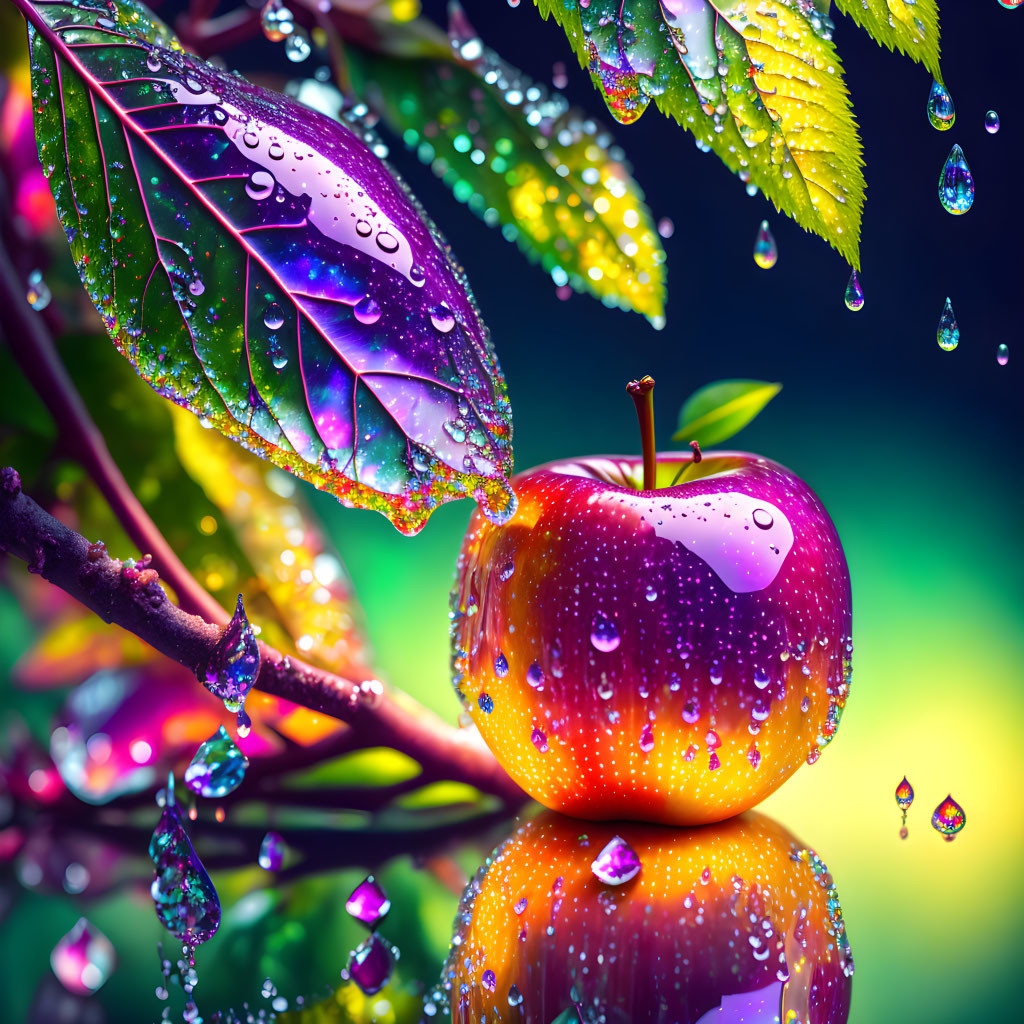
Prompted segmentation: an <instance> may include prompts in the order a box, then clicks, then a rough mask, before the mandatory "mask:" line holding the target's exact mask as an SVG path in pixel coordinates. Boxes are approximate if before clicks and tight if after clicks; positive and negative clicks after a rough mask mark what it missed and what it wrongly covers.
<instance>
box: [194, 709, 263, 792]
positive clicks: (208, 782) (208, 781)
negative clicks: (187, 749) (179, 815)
mask: <svg viewBox="0 0 1024 1024" xmlns="http://www.w3.org/2000/svg"><path fill="white" fill-rule="evenodd" d="M248 767H249V760H248V758H247V757H246V756H245V754H243V753H242V752H241V750H239V749H238V745H237V744H236V743H235V741H234V740H233V739H232V738H231V736H230V735H229V734H228V731H227V729H225V728H224V726H223V725H222V726H219V727H218V729H217V731H216V732H215V733H214V734H213V735H212V736H211V737H210V738H209V739H208V740H207V741H206V742H205V743H202V744H200V746H199V749H198V750H197V751H196V753H195V757H193V758H192V761H191V763H190V764H189V766H188V768H186V769H185V785H186V786H188V788H189V789H191V790H192V792H193V793H198V794H199V795H200V796H205V797H207V798H212V799H216V798H219V797H222V796H227V794H228V793H231V792H234V790H236V789H237V788H238V787H239V785H241V782H242V779H244V778H245V770H246V768H248Z"/></svg>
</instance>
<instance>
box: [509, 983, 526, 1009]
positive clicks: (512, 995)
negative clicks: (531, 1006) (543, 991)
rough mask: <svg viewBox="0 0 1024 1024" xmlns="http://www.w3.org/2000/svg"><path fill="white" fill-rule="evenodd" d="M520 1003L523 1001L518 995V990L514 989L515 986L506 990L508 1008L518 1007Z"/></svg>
mask: <svg viewBox="0 0 1024 1024" xmlns="http://www.w3.org/2000/svg"><path fill="white" fill-rule="evenodd" d="M522 1001H523V997H522V995H521V994H520V992H519V989H518V988H516V986H515V985H513V986H512V987H511V988H510V989H509V990H508V1005H509V1006H519V1005H521V1003H522Z"/></svg>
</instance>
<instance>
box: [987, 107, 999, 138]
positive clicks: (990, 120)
mask: <svg viewBox="0 0 1024 1024" xmlns="http://www.w3.org/2000/svg"><path fill="white" fill-rule="evenodd" d="M985 131H987V132H988V133H989V135H995V133H996V132H997V131H999V115H998V114H997V113H996V112H995V111H994V110H990V111H988V112H987V113H986V114H985Z"/></svg>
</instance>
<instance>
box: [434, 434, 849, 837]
mask: <svg viewBox="0 0 1024 1024" xmlns="http://www.w3.org/2000/svg"><path fill="white" fill-rule="evenodd" d="M689 462H690V458H689V457H686V456H682V455H662V456H659V469H658V483H659V485H662V488H663V489H659V490H651V491H642V490H639V489H637V487H636V481H637V478H638V477H639V475H640V474H641V472H642V469H641V466H640V463H639V461H638V460H635V459H626V458H603V459H602V458H592V459H587V460H576V461H571V462H569V461H567V462H561V463H550V464H548V465H546V466H541V467H540V468H538V469H534V470H531V471H529V472H527V473H524V474H521V475H519V476H517V477H515V478H513V486H514V487H515V490H516V493H517V495H518V497H519V509H518V512H517V513H516V515H515V517H514V518H513V519H512V520H511V522H509V523H508V524H507V525H505V526H503V527H496V526H494V525H493V524H491V523H489V522H488V521H487V520H486V519H484V517H483V516H481V515H480V514H479V513H477V512H474V513H473V517H472V519H471V521H470V526H469V529H468V531H467V533H466V537H465V540H464V541H463V546H462V551H461V553H460V555H459V562H458V572H457V580H456V586H455V589H454V590H453V592H452V615H451V619H452V668H453V680H454V683H455V687H456V691H457V692H458V694H459V696H460V698H461V699H462V701H463V703H464V706H465V707H466V709H467V711H468V712H469V714H470V715H471V716H472V719H473V721H474V723H475V724H476V725H477V727H478V728H479V730H480V732H481V734H482V735H483V737H484V739H485V740H486V741H487V743H488V745H489V746H490V748H491V750H492V751H494V754H495V756H496V757H497V759H498V760H499V761H500V762H501V764H502V765H503V766H504V767H505V769H506V770H507V771H508V772H509V774H510V775H511V776H512V777H513V778H514V779H515V780H516V782H518V783H519V784H520V785H521V786H522V787H523V788H524V789H525V790H526V791H527V792H528V793H529V794H530V795H531V796H533V797H534V798H536V799H537V800H539V801H540V802H541V803H542V804H544V805H545V806H546V807H550V808H552V809H555V810H560V811H563V812H564V813H566V814H572V815H575V816H577V817H582V818H597V819H600V818H618V819H621V818H630V819H640V820H644V821H660V822H666V823H670V824H699V823H702V822H709V821H717V820H721V819H723V818H727V817H729V816H730V815H733V814H737V813H739V812H741V811H744V810H746V809H748V808H750V807H753V806H754V805H755V804H756V803H758V802H759V801H760V800H763V799H764V798H765V797H766V796H767V795H768V794H769V793H771V792H772V791H773V790H775V789H776V788H778V786H780V785H781V784H782V783H783V782H784V781H785V780H786V779H787V778H789V777H790V776H791V775H792V774H793V773H794V772H795V771H796V770H797V768H798V767H799V766H800V765H801V764H803V763H804V762H806V761H811V762H813V761H815V760H816V759H817V757H818V754H819V753H820V750H821V748H823V747H824V746H825V745H826V744H827V743H828V742H829V741H830V740H831V739H832V737H833V735H834V733H835V730H836V727H837V725H838V723H839V718H840V715H841V713H842V709H843V708H844V706H845V704H846V699H847V696H848V694H849V687H850V656H851V652H852V640H851V595H850V577H849V572H848V570H847V566H846V560H845V558H844V556H843V550H842V546H841V545H840V542H839V537H838V535H837V534H836V530H835V527H834V526H833V524H832V521H831V519H830V518H829V516H828V513H827V512H826V511H825V509H824V507H823V506H822V504H821V502H820V501H819V500H818V498H817V497H816V496H815V495H814V493H813V492H812V491H811V489H810V488H809V487H808V486H807V485H806V484H805V483H803V482H802V481H801V480H800V479H799V478H797V477H796V476H795V475H794V474H793V473H791V472H790V471H789V470H787V469H785V468H784V467H782V466H780V465H778V464H777V463H774V462H771V461H769V460H767V459H763V458H759V457H758V456H755V455H749V454H746V453H742V452H724V453H714V454H709V455H705V457H704V459H703V461H702V462H700V463H699V464H697V465H693V466H691V467H690V469H689V470H688V471H687V476H686V477H685V479H684V480H683V482H681V483H680V484H678V485H676V486H675V487H664V486H663V485H666V484H667V483H668V482H669V481H670V480H672V479H673V477H674V476H675V474H676V471H677V470H678V469H679V468H680V467H681V466H682V465H684V464H688V463H689ZM769 521H770V522H769ZM759 523H760V524H761V525H758V524H759ZM609 622H610V623H612V624H613V627H614V628H613V630H610V629H609V627H608V623H609ZM595 624H596V626H597V629H596V631H595ZM592 634H594V638H593V639H592ZM613 634H614V635H613ZM616 637H617V638H618V643H617V645H615V638H616ZM506 664H507V673H504V674H503V670H504V668H505V665H506ZM496 665H497V667H496Z"/></svg>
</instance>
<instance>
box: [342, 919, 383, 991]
mask: <svg viewBox="0 0 1024 1024" xmlns="http://www.w3.org/2000/svg"><path fill="white" fill-rule="evenodd" d="M393 963H394V960H393V957H392V954H391V949H390V948H389V946H388V944H387V943H386V942H385V941H384V940H383V939H382V938H381V937H380V936H379V935H378V934H377V933H376V932H374V933H373V934H372V935H371V936H370V937H369V938H368V939H366V940H365V941H364V942H363V943H362V944H361V945H359V946H358V947H357V948H356V949H355V950H354V952H353V953H352V956H351V957H350V958H349V961H348V973H349V976H350V977H351V978H352V980H353V981H354V982H355V983H356V984H357V985H358V986H359V988H360V989H361V990H362V992H363V994H364V995H368V996H372V995H375V994H376V993H377V992H379V991H380V990H381V989H382V988H383V987H384V986H385V985H386V984H387V983H388V980H389V979H390V978H391V969H392V966H393Z"/></svg>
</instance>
